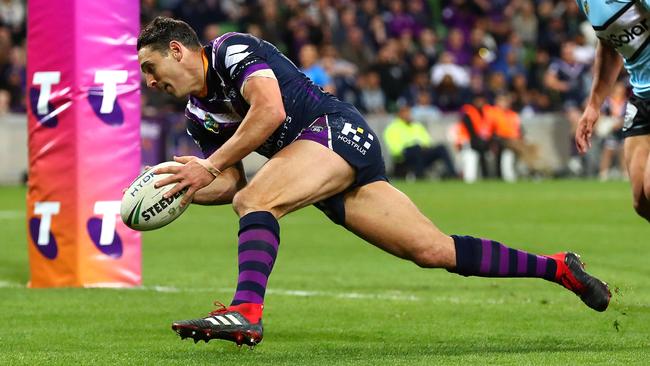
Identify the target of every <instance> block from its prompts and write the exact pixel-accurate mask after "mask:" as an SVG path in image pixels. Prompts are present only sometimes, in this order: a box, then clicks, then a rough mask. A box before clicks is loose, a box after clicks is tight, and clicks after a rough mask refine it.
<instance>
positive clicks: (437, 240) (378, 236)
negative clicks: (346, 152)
mask: <svg viewBox="0 0 650 366" xmlns="http://www.w3.org/2000/svg"><path fill="white" fill-rule="evenodd" d="M345 226H346V227H347V228H348V229H349V230H350V231H352V232H354V233H355V234H357V235H358V236H360V237H361V238H363V239H365V240H367V241H368V242H370V243H372V244H374V245H375V246H377V247H379V248H381V249H383V250H385V251H387V252H389V253H391V254H393V255H396V256H398V257H401V258H404V259H408V260H412V261H414V262H415V263H416V264H418V265H419V266H422V267H444V268H455V267H456V252H455V247H454V241H453V239H452V238H451V237H449V236H447V235H445V234H444V233H442V232H441V231H440V230H438V228H437V227H436V226H435V225H434V224H433V223H432V222H431V221H430V220H429V219H428V218H427V217H426V216H424V215H423V214H422V213H421V212H420V210H419V209H418V208H417V207H416V206H415V204H414V203H413V202H412V201H411V199H409V198H408V197H407V196H406V195H405V194H404V193H402V192H400V191H399V190H398V189H397V188H395V187H393V186H392V185H391V184H390V183H388V182H384V181H378V182H373V183H370V184H366V185H364V186H361V187H358V188H356V189H354V190H352V191H350V192H349V193H346V195H345Z"/></svg>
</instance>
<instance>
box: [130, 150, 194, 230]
mask: <svg viewBox="0 0 650 366" xmlns="http://www.w3.org/2000/svg"><path fill="white" fill-rule="evenodd" d="M172 165H178V166H182V165H183V164H181V163H176V162H173V161H167V162H164V163H160V164H158V165H156V166H153V167H151V168H149V169H147V170H145V171H144V172H142V174H140V175H139V176H138V177H137V178H136V179H135V180H134V181H133V182H132V183H131V185H129V187H128V188H127V189H126V191H125V192H124V196H123V197H122V204H121V206H120V215H121V216H122V221H123V222H124V223H125V224H126V226H128V227H130V228H131V229H134V230H138V231H147V230H154V229H158V228H161V227H163V226H165V225H167V224H169V223H170V222H172V221H174V220H176V218H178V217H179V216H180V215H181V214H182V213H183V211H185V209H186V208H187V207H188V206H189V205H186V206H185V207H181V206H180V205H181V198H183V195H184V194H185V191H186V190H183V191H181V192H178V193H176V194H175V195H174V196H173V197H169V198H167V199H166V198H164V197H163V195H164V194H165V193H167V192H168V191H169V190H171V189H172V187H174V184H168V185H166V186H163V187H160V188H154V183H156V182H158V181H160V180H162V179H164V178H166V177H168V176H170V175H171V174H154V173H153V172H154V171H156V169H158V168H162V167H166V166H172Z"/></svg>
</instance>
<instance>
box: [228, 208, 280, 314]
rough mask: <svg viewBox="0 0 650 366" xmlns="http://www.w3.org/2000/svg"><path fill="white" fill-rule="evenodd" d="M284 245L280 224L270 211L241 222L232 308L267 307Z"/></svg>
mask: <svg viewBox="0 0 650 366" xmlns="http://www.w3.org/2000/svg"><path fill="white" fill-rule="evenodd" d="M279 244H280V225H279V224H278V220H276V218H275V217H274V216H273V215H272V214H271V213H270V212H266V211H256V212H251V213H249V214H246V215H244V216H243V217H242V218H241V219H239V278H238V281H237V291H236V292H235V296H234V298H233V300H232V303H231V305H239V304H242V303H253V304H263V303H264V293H265V292H266V284H267V281H268V279H269V275H270V274H271V270H272V269H273V264H274V263H275V258H276V256H277V253H278V246H279Z"/></svg>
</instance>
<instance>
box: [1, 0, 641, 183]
mask: <svg viewBox="0 0 650 366" xmlns="http://www.w3.org/2000/svg"><path fill="white" fill-rule="evenodd" d="M157 15H167V16H173V17H175V18H178V19H182V20H184V21H186V22H188V23H189V24H190V25H191V26H192V27H194V29H196V31H197V34H198V35H199V37H200V38H201V39H202V40H203V41H204V42H206V43H207V42H209V41H210V40H212V39H214V38H215V37H217V36H219V35H220V34H223V33H224V32H227V31H240V32H248V33H251V34H254V35H256V36H258V37H260V38H263V39H265V40H267V41H269V42H271V43H273V44H274V45H276V46H277V47H278V48H279V49H280V50H281V51H283V52H284V53H285V54H286V55H287V56H288V57H289V58H290V59H291V60H292V61H293V62H294V63H295V64H296V65H297V66H298V67H300V68H301V69H302V70H303V71H304V72H305V73H306V74H307V75H308V76H310V77H311V78H312V80H313V81H314V82H315V83H317V84H319V85H320V86H321V87H322V88H323V89H325V90H326V91H329V92H331V93H333V94H335V95H336V96H338V97H339V98H340V99H342V100H345V101H347V102H350V103H352V104H354V105H355V106H356V107H357V108H358V109H359V110H360V111H361V112H363V113H364V114H365V115H366V116H367V118H368V121H369V122H370V124H371V126H372V127H373V128H374V129H375V132H376V133H377V134H378V135H381V136H383V140H384V144H383V147H384V156H385V158H386V163H387V167H388V169H389V172H390V174H391V175H393V176H395V177H400V178H407V179H410V180H413V179H447V178H452V179H453V178H458V179H464V180H465V181H467V182H472V181H475V180H478V179H485V178H490V179H504V180H506V181H514V180H517V179H551V178H564V177H581V178H593V179H600V180H611V179H615V180H618V179H625V178H626V173H625V171H624V168H623V167H622V165H621V159H622V158H621V146H622V140H621V137H620V125H621V117H622V115H623V112H624V110H625V103H626V97H627V95H628V90H627V88H626V87H625V85H626V84H625V75H622V76H621V83H620V84H619V85H617V87H616V91H615V93H614V94H613V95H612V97H610V98H609V100H608V101H607V102H606V103H605V107H604V110H603V118H602V119H601V121H600V123H599V128H598V129H597V131H596V135H595V138H594V139H595V141H594V144H593V149H592V151H590V152H589V154H587V155H586V156H579V155H578V154H577V153H576V150H575V144H574V141H573V132H574V129H575V125H576V123H577V120H578V118H579V116H580V114H581V108H582V105H583V102H584V100H585V97H586V96H587V95H588V91H589V88H590V85H591V80H590V78H591V63H592V60H593V57H594V50H595V48H594V41H595V38H594V33H593V30H592V29H591V27H590V26H589V25H588V24H587V23H586V22H585V20H584V19H583V16H582V14H581V13H580V12H579V9H578V7H577V5H576V2H575V1H574V0H496V1H487V0H447V1H440V0H412V1H402V0H361V1H349V0H330V1H328V0H321V1H303V0H286V1H280V0H222V1H217V0H187V1H180V0H158V1H156V0H144V1H142V2H141V24H146V23H147V22H149V21H151V20H152V19H153V18H154V17H155V16H157ZM25 17H26V10H25V1H20V0H0V146H2V147H1V148H0V149H1V150H0V153H2V154H0V182H2V183H17V182H19V181H21V180H24V179H25V177H26V167H27V160H26V156H27V152H26V144H24V143H23V142H24V141H25V140H26V137H25V136H26V122H25V121H26V116H25V95H26V90H25V84H26V83H25V74H26V72H25V59H26V57H25V43H26V42H25V38H26V37H25V33H26V32H25ZM145 89H146V88H143V94H142V102H143V105H142V128H141V132H142V140H143V145H142V147H143V164H147V165H153V164H154V163H157V162H160V161H164V160H168V159H169V158H170V157H171V156H172V155H179V154H182V155H186V154H199V151H198V150H197V149H196V147H195V146H194V142H193V141H192V140H191V138H190V137H189V136H187V134H186V133H185V117H184V115H183V110H184V106H185V101H183V100H173V99H171V98H170V97H169V96H166V95H162V94H160V93H154V92H151V91H147V90H145ZM475 111H480V112H481V113H480V115H481V116H483V117H481V118H476V113H473V112H475ZM403 122H407V123H411V122H413V123H415V124H418V123H419V124H421V125H422V126H423V127H424V130H425V131H426V134H427V136H422V135H420V136H419V137H417V138H413V139H411V140H409V141H403V139H402V140H400V138H399V133H392V134H391V133H390V131H392V130H391V129H389V130H388V131H387V130H386V128H387V127H388V126H390V125H391V124H395V127H396V128H395V130H398V129H399V123H403ZM467 123H471V124H472V125H473V126H474V129H471V128H470V129H469V130H468V129H467V128H466V124H467ZM471 130H474V132H473V133H468V131H469V132H471ZM420 133H421V131H420ZM396 136H397V137H396ZM414 141H417V142H414ZM10 151H11V152H13V153H12V154H7V152H10ZM18 152H20V153H18ZM23 152H24V153H23ZM9 155H10V156H11V157H8V156H9ZM447 156H448V157H449V159H447ZM249 160H250V161H249V162H248V164H247V171H248V172H249V173H253V172H254V171H255V170H256V169H257V168H258V167H259V165H260V164H262V163H263V159H261V158H260V157H252V158H250V159H249ZM449 160H451V164H450V163H449Z"/></svg>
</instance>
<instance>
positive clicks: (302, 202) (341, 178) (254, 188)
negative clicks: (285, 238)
mask: <svg viewBox="0 0 650 366" xmlns="http://www.w3.org/2000/svg"><path fill="white" fill-rule="evenodd" d="M354 174H355V173H354V169H353V168H352V167H351V166H350V165H349V164H348V163H347V162H346V161H345V160H344V159H343V158H342V157H340V156H339V155H338V154H336V153H335V152H333V151H332V150H330V149H328V148H326V147H325V146H323V145H320V144H318V143H316V142H313V141H309V140H297V141H294V142H293V143H291V144H290V145H289V146H287V147H285V148H284V149H282V150H281V151H280V152H278V153H277V154H276V155H274V156H273V157H272V158H271V159H270V160H269V161H268V162H267V163H266V164H264V166H263V167H262V168H261V169H260V170H259V171H258V172H257V174H255V176H254V177H253V179H251V181H250V182H249V183H248V185H247V186H246V187H244V188H243V189H242V190H240V191H239V192H238V193H237V194H236V195H235V197H234V198H233V208H234V209H235V211H236V212H237V214H238V215H239V216H243V215H246V214H247V213H249V212H253V211H269V212H271V213H272V214H273V215H274V216H275V217H276V218H280V217H282V216H284V215H286V214H287V213H289V212H292V211H295V210H297V209H299V208H302V207H305V206H308V205H311V204H313V203H315V202H318V201H321V200H323V199H325V198H327V197H330V196H333V195H334V194H337V193H340V192H342V191H343V190H345V189H346V188H347V187H349V186H350V185H351V184H352V183H353V182H354Z"/></svg>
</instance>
